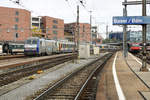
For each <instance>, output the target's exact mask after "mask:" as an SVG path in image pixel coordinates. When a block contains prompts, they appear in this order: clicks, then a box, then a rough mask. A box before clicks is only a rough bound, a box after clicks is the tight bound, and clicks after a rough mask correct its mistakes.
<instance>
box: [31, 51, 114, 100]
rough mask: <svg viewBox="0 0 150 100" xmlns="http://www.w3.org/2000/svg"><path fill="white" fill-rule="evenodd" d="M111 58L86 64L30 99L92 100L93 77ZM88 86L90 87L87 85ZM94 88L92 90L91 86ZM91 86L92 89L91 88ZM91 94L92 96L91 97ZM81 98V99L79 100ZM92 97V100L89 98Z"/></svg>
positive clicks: (108, 55) (108, 56)
mask: <svg viewBox="0 0 150 100" xmlns="http://www.w3.org/2000/svg"><path fill="white" fill-rule="evenodd" d="M111 56H112V53H109V54H107V55H105V56H103V57H101V58H98V59H97V60H95V61H94V62H91V63H90V64H87V65H86V66H84V67H83V68H81V69H79V70H77V71H75V72H73V73H71V74H70V75H68V76H66V77H65V78H63V79H62V80H60V81H58V82H57V83H55V84H53V85H52V86H49V88H47V89H46V91H41V92H38V93H37V94H36V95H35V96H34V97H33V98H32V99H34V100H60V99H63V100H73V99H74V100H77V99H84V100H86V99H87V100H89V98H90V100H93V99H94V97H95V93H94V91H95V92H96V85H94V84H93V82H94V81H92V80H93V79H95V75H97V74H98V72H99V71H100V70H101V69H102V68H103V65H104V64H105V63H106V61H107V60H108V59H109V58H110V57H111ZM89 84H90V85H89ZM91 84H92V85H93V86H94V87H95V88H94V89H93V86H92V85H91ZM91 86H92V87H91ZM91 94H92V96H91ZM81 97H82V98H81ZM91 97H93V99H92V98H91Z"/></svg>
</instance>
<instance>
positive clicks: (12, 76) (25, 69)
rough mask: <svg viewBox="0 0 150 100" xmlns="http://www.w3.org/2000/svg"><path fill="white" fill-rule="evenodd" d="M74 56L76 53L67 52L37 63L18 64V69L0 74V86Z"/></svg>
mask: <svg viewBox="0 0 150 100" xmlns="http://www.w3.org/2000/svg"><path fill="white" fill-rule="evenodd" d="M75 57H76V54H69V55H63V56H57V57H55V58H54V57H52V58H49V59H46V60H43V61H42V62H39V64H31V65H29V66H18V67H19V69H16V70H13V71H10V72H7V73H3V74H0V86H4V85H7V84H9V83H12V82H14V81H17V80H19V79H21V78H23V77H26V76H29V75H32V74H35V73H36V72H37V71H38V70H45V69H48V68H51V67H53V66H56V65H58V64H61V63H64V62H66V61H69V60H72V59H74V58H75Z"/></svg>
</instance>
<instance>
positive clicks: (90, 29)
mask: <svg viewBox="0 0 150 100" xmlns="http://www.w3.org/2000/svg"><path fill="white" fill-rule="evenodd" d="M89 12H90V35H91V43H93V42H92V41H93V38H92V11H89Z"/></svg>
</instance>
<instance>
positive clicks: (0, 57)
mask: <svg viewBox="0 0 150 100" xmlns="http://www.w3.org/2000/svg"><path fill="white" fill-rule="evenodd" d="M23 57H26V56H25V55H9V56H8V55H6V56H0V60H6V59H13V58H23Z"/></svg>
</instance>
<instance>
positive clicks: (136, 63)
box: [126, 53, 150, 100]
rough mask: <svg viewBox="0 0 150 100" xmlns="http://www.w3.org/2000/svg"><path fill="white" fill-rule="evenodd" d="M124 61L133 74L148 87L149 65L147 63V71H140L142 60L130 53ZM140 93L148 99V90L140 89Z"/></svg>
mask: <svg viewBox="0 0 150 100" xmlns="http://www.w3.org/2000/svg"><path fill="white" fill-rule="evenodd" d="M126 61H127V64H128V65H129V67H130V69H131V70H132V71H133V73H135V75H136V76H137V77H138V78H139V79H140V80H141V81H142V82H143V83H144V84H145V85H146V87H148V88H149V89H150V65H149V64H147V69H148V72H142V71H140V68H141V67H142V61H141V59H139V58H137V57H135V56H133V55H132V54H131V53H128V57H127V58H126ZM141 95H142V96H143V97H144V98H145V99H146V100H150V91H143V92H142V91H141Z"/></svg>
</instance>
